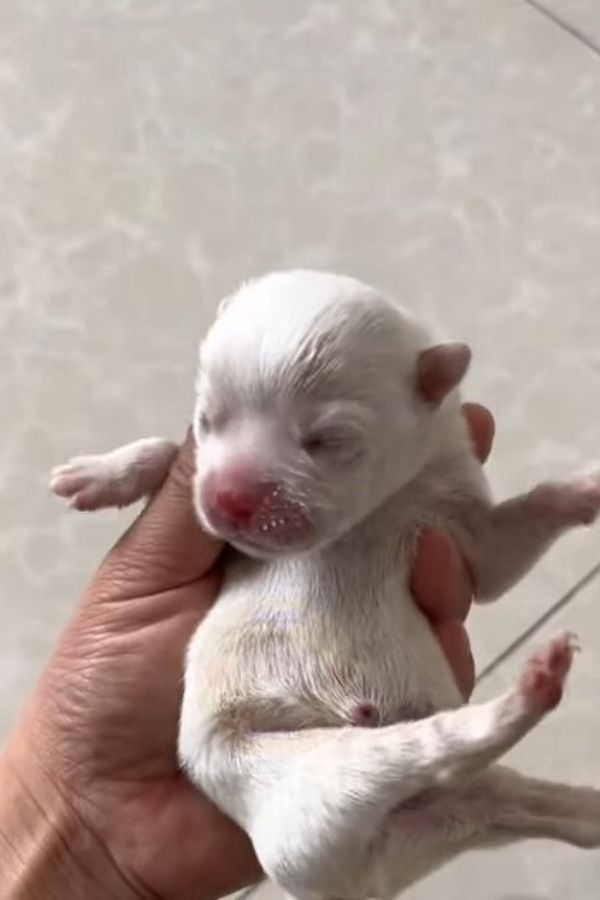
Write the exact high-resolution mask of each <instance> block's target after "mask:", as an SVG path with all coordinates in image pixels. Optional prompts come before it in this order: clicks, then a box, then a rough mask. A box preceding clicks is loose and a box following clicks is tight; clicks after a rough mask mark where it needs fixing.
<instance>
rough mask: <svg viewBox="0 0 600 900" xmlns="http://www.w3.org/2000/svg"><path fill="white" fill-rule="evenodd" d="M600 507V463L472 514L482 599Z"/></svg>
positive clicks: (473, 557)
mask: <svg viewBox="0 0 600 900" xmlns="http://www.w3.org/2000/svg"><path fill="white" fill-rule="evenodd" d="M599 512H600V468H598V469H597V470H596V471H595V472H593V473H591V474H588V475H581V476H579V477H576V478H573V480H572V481H564V482H548V483H545V484H541V485H538V487H536V488H534V489H533V490H532V491H530V492H529V493H527V494H522V495H521V496H519V497H513V498H512V499H511V500H507V501H506V502H504V503H500V504H498V506H495V507H492V509H491V510H489V511H488V512H487V513H485V514H484V515H483V516H481V517H479V516H476V517H475V518H473V519H472V521H471V523H469V531H470V537H471V540H469V542H468V546H467V554H468V555H469V558H470V563H471V566H472V568H473V574H474V576H475V581H476V584H477V590H478V599H479V600H484V601H485V600H493V599H495V598H496V597H499V596H500V595H501V594H503V593H504V592H505V591H507V590H508V589H509V588H510V587H512V585H513V584H515V583H516V582H517V581H518V580H519V579H520V578H522V577H523V575H525V574H526V573H527V572H528V570H529V569H530V568H531V567H532V566H533V565H534V563H535V562H536V561H537V560H538V559H539V558H540V557H541V556H542V554H543V553H545V551H546V550H547V549H548V548H549V547H550V545H551V544H553V543H554V541H555V540H556V539H557V538H558V537H560V535H561V534H564V532H565V531H567V530H568V529H570V528H574V527H575V526H577V525H591V524H592V523H593V522H594V521H595V519H596V518H597V516H598V513H599ZM468 516H469V513H467V517H468Z"/></svg>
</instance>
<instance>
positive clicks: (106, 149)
mask: <svg viewBox="0 0 600 900" xmlns="http://www.w3.org/2000/svg"><path fill="white" fill-rule="evenodd" d="M541 5H542V4H541V3H540V4H535V3H532V2H527V0H403V2H402V3H398V2H394V0H370V2H369V3H364V2H363V0H306V2H302V3H300V2H295V0H290V2H283V0H237V2H234V0H203V2H192V0H104V2H103V3H102V4H97V3H95V2H94V0H30V2H29V3H27V4H23V3H21V2H19V0H5V2H4V3H2V4H1V5H0V197H1V198H2V202H1V204H0V329H1V337H0V376H1V377H0V416H1V421H2V423H3V440H2V442H1V443H0V524H1V526H2V527H1V528H0V598H1V599H0V685H1V687H0V734H3V733H4V734H5V733H6V732H7V731H8V729H9V728H10V724H11V721H12V720H13V717H14V714H15V711H16V709H17V708H18V706H19V703H20V701H21V699H22V697H23V695H24V694H25V692H26V691H27V689H28V688H29V686H30V685H31V684H32V682H33V680H34V679H35V677H36V674H37V672H38V671H39V668H40V666H41V664H42V662H43V660H44V658H45V657H46V655H47V654H48V652H49V650H50V648H51V646H52V643H53V641H54V639H55V637H56V634H57V633H58V631H59V629H60V627H61V625H62V624H63V622H64V621H65V620H66V618H67V616H68V614H69V611H70V609H71V608H72V606H73V604H74V601H75V598H76V595H77V592H78V590H79V589H80V587H81V585H82V584H83V583H84V582H85V579H86V577H87V576H88V574H89V572H90V570H91V568H92V566H93V565H94V563H95V562H96V561H97V560H98V559H99V557H100V556H101V554H102V553H103V552H104V550H105V549H106V548H107V547H108V546H109V544H110V542H111V541H112V540H113V539H114V538H115V537H116V536H117V535H118V533H119V531H120V530H121V528H122V527H123V524H124V522H125V521H126V520H127V516H123V515H121V516H119V515H116V514H111V513H106V514H103V515H101V516H98V517H97V518H94V517H91V518H86V519H80V518H78V517H77V516H76V515H71V514H69V513H67V512H65V511H64V510H63V509H62V508H61V507H60V506H59V505H58V504H57V503H55V502H53V500H52V499H51V498H50V497H49V496H48V494H47V490H46V473H47V470H48V468H49V467H50V466H51V464H52V463H53V462H55V461H59V460H62V459H63V458H64V457H65V456H66V455H68V454H70V453H71V452H73V451H80V450H91V449H98V448H99V449H102V448H109V447H111V446H112V445H114V444H116V443H119V442H122V441H125V440H127V439H129V438H130V437H135V436H138V435H143V434H148V433H167V434H171V435H176V434H179V433H181V431H182V429H183V427H184V424H185V421H186V416H187V414H188V413H189V407H190V398H191V378H192V372H193V369H194V356H195V344H196V338H197V336H199V335H200V334H201V332H202V329H203V327H204V326H205V324H206V323H207V321H209V319H210V317H211V315H212V311H213V309H214V306H215V304H216V302H217V300H218V298H219V297H220V296H221V295H222V294H223V292H224V291H225V290H227V289H229V288H230V287H231V286H232V285H234V284H235V283H236V282H237V281H238V280H239V279H240V278H242V277H245V276H247V275H249V274H251V273H256V272H260V271H264V270H266V269H270V268H273V267H275V266H278V267H282V266H290V265H296V264H302V265H310V266H319V267H326V268H335V269H341V270H346V271H348V272H350V273H352V274H356V275H358V276H360V277H363V278H366V279H368V280H370V281H373V282H375V283H377V284H379V285H381V286H382V287H384V288H385V289H386V290H387V291H388V292H389V293H390V294H391V295H392V296H394V297H396V298H397V299H398V301H400V302H402V303H405V304H406V305H409V306H411V307H412V308H414V309H415V310H418V311H420V312H421V313H422V314H423V315H424V316H426V317H428V318H433V319H435V320H436V321H437V322H438V323H439V324H440V325H441V326H442V327H443V328H444V329H445V330H446V331H447V332H448V333H449V334H451V335H453V336H456V337H459V338H463V339H467V340H469V341H470V342H471V343H472V345H473V347H474V350H475V363H474V366H473V371H472V374H471V376H470V379H469V384H468V392H469V395H470V396H472V397H474V398H477V399H482V400H485V401H486V402H487V403H488V404H489V405H490V406H491V407H492V408H493V410H494V412H495V413H496V416H497V418H498V422H499V435H498V441H497V445H496V451H495V454H494V458H493V460H492V462H491V463H490V466H489V469H490V475H491V478H492V481H493V483H494V485H495V487H496V488H497V492H498V494H499V495H507V494H508V493H510V492H514V491H517V490H519V489H521V488H523V487H525V486H527V485H529V484H531V483H533V482H534V481H535V480H536V479H538V478H540V477H543V476H546V475H547V474H557V473H561V472H568V471H569V470H571V469H573V468H576V467H578V466H579V465H580V464H581V463H584V462H587V461H589V460H590V459H593V458H595V457H596V456H597V455H598V443H600V424H599V420H598V406H599V401H600V274H599V273H600V266H599V261H600V51H599V52H595V51H594V50H593V49H592V48H591V47H590V44H589V43H586V42H584V40H583V39H581V38H578V37H577V33H581V35H582V36H583V37H586V38H587V39H588V40H589V42H593V41H596V43H597V44H598V42H599V41H600V12H599V10H600V7H599V5H598V0H544V3H543V7H544V8H543V9H540V8H539V6H541ZM548 13H551V14H552V16H554V18H552V17H551V16H549V15H548ZM558 19H560V20H564V22H565V24H566V26H569V27H563V26H562V25H561V24H560V22H559V21H557V20H558ZM599 561H600V528H597V529H596V530H594V531H591V532H588V533H582V534H577V535H576V536H573V537H571V538H569V539H568V540H565V541H563V543H562V544H561V546H560V547H559V548H557V549H556V550H555V551H554V552H553V553H552V554H551V556H549V557H548V559H546V560H544V561H543V563H542V564H541V565H540V566H539V567H538V569H537V570H536V572H535V573H533V574H532V575H531V576H530V577H529V578H528V579H527V580H526V581H525V582H524V583H523V584H521V585H520V586H519V587H518V588H517V589H516V590H515V591H513V593H512V594H511V596H509V597H506V598H505V599H503V601H502V602H501V603H499V604H498V605H497V606H496V607H494V608H489V609H486V610H480V611H478V612H477V614H476V615H475V616H474V617H473V640H474V645H475V650H476V654H477V658H478V661H479V663H480V665H481V666H482V667H484V666H486V665H488V664H490V663H492V662H493V661H494V659H496V658H497V657H498V656H499V654H502V653H503V652H504V651H505V650H506V648H508V647H510V646H511V644H512V643H513V642H514V641H516V640H519V638H520V636H522V635H523V633H524V632H525V631H526V629H529V628H531V626H533V625H535V623H536V622H537V621H538V620H539V619H540V617H541V616H542V615H544V613H546V612H547V611H548V610H549V609H550V608H551V607H552V605H553V604H555V603H557V602H558V601H560V599H561V598H562V597H564V596H565V595H566V594H568V592H569V591H572V590H573V588H574V587H576V586H577V584H578V582H579V581H580V580H581V579H583V578H584V576H585V575H586V573H588V572H589V571H590V570H591V569H592V568H593V567H594V565H596V564H597V563H598V562H599ZM599 596H600V581H596V580H593V579H592V580H591V582H590V583H589V584H588V585H587V587H586V588H585V589H583V590H581V591H577V590H575V591H574V592H573V598H572V599H571V600H570V601H569V602H568V603H567V604H566V605H565V607H564V609H563V611H562V612H561V614H560V617H557V618H556V619H555V620H553V621H551V622H550V624H549V625H548V626H547V627H548V628H549V629H550V630H555V629H556V628H558V627H559V626H560V625H561V621H564V622H565V623H567V624H568V625H569V627H572V628H575V629H579V630H580V631H582V633H583V635H584V638H585V651H586V652H585V655H584V656H582V658H581V660H579V661H578V672H577V674H576V677H575V678H574V680H573V685H572V688H571V690H570V692H569V703H568V704H566V705H565V709H564V711H561V713H560V714H557V716H556V719H555V720H554V721H553V722H549V723H548V724H547V725H546V726H544V729H541V730H540V731H539V733H538V734H537V735H535V736H532V737H531V738H529V739H528V740H527V741H526V742H525V743H524V744H523V746H522V747H520V748H519V750H518V751H517V752H515V754H514V757H515V761H516V762H518V763H519V765H521V764H522V765H523V767H524V768H527V769H528V770H529V771H542V770H543V771H544V772H546V773H547V774H548V775H549V776H553V777H561V776H565V777H567V776H568V777H570V778H572V779H578V778H580V777H584V776H585V777H587V778H594V777H595V778H596V779H600V770H599V767H598V762H597V760H598V756H599V754H598V750H600V709H598V699H597V697H598V680H599V679H600V650H598V649H597V648H596V644H597V643H598V641H595V640H594V639H595V638H600V633H599V630H600V614H599V613H598V612H597V606H596V604H597V603H598V602H599V601H598V599H597V598H598V597H599ZM539 639H540V634H538V633H536V634H535V635H534V636H533V637H532V638H531V639H529V640H528V641H526V644H527V645H529V644H531V643H532V642H535V641H537V640H539ZM521 652H522V651H518V652H517V653H514V654H510V655H509V656H508V658H507V659H506V661H505V662H503V663H502V664H501V665H500V666H498V667H497V668H496V670H495V672H494V673H493V675H492V676H490V678H489V679H488V680H487V681H486V682H484V684H483V685H482V690H485V691H491V690H492V689H494V688H497V687H498V686H499V685H500V684H501V683H503V682H504V680H505V679H506V678H508V677H509V675H510V673H512V672H513V671H514V668H515V665H516V662H517V658H518V656H519V654H520V653H521ZM597 718H598V722H597V721H596V719H597ZM574 736H575V737H574ZM599 888H600V854H589V855H585V854H583V853H579V852H576V851H570V850H567V849H564V848H557V847H554V846H552V847H550V846H545V845H542V844H540V845H535V846H534V845H533V844H528V845H523V846H522V847H520V848H519V849H518V850H514V851H507V850H505V851H499V852H497V853H494V854H478V855H473V856H470V857H468V858H465V859H463V860H461V861H460V862H459V863H457V864H455V865H453V866H451V867H448V868H447V869H446V870H444V871H443V872H441V873H440V874H439V875H437V876H436V877H435V878H433V879H431V881H430V882H428V883H425V884H423V885H422V886H420V887H419V888H417V889H415V890H414V891H413V892H412V893H411V894H410V896H411V897H414V898H415V900H416V898H425V897H431V898H433V897H437V896H443V897H446V898H448V900H452V898H458V897H461V898H470V897H473V898H477V900H559V898H560V900H565V898H566V900H571V898H573V900H588V898H592V897H597V896H598V889H599Z"/></svg>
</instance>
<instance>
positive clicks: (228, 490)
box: [211, 486, 263, 525]
mask: <svg viewBox="0 0 600 900" xmlns="http://www.w3.org/2000/svg"><path fill="white" fill-rule="evenodd" d="M262 496H263V491H262V490H261V489H260V486H257V487H256V488H251V489H250V488H244V489H243V490H242V489H239V488H237V489H236V488H233V487H219V488H217V489H216V490H215V493H214V494H213V496H212V498H211V506H212V508H213V509H214V511H215V513H216V514H217V516H218V517H219V518H220V519H223V520H224V521H226V522H228V523H229V524H231V525H247V524H248V522H249V521H250V519H251V518H252V516H253V515H254V513H255V512H256V510H257V509H258V507H259V505H260V501H261V499H262Z"/></svg>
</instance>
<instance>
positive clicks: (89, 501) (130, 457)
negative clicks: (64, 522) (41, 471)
mask: <svg viewBox="0 0 600 900" xmlns="http://www.w3.org/2000/svg"><path fill="white" fill-rule="evenodd" d="M177 449H178V447H177V444H174V443H173V442H172V441H168V440H166V439H165V438H154V437H153V438H142V440H139V441H134V442H133V443H131V444H125V445H124V446H123V447H118V448H117V449H116V450H112V451H111V452H110V453H102V454H97V455H93V456H76V457H74V458H73V459H70V460H69V461H68V462H67V463H65V464H64V465H62V466H57V467H56V468H55V469H53V470H52V473H51V476H50V488H51V490H52V491H53V492H54V493H55V494H57V495H58V496H59V497H64V498H65V499H68V501H69V505H70V506H72V507H73V508H74V509H78V510H82V511H83V510H85V511H92V510H95V509H102V508H105V507H110V506H119V507H120V506H128V505H129V504H130V503H135V501H136V500H140V499H141V498H142V497H147V496H149V495H150V494H153V493H154V492H155V491H157V490H158V488H159V487H160V486H161V484H162V483H163V481H164V480H165V478H166V476H167V472H168V471H169V468H170V466H171V463H172V462H173V460H174V458H175V455H176V453H177Z"/></svg>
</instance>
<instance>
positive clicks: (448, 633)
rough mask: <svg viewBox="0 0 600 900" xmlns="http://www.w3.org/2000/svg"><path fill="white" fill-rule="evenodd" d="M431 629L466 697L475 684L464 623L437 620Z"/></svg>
mask: <svg viewBox="0 0 600 900" xmlns="http://www.w3.org/2000/svg"><path fill="white" fill-rule="evenodd" d="M433 630H434V633H435V635H436V637H437V639H438V641H439V642H440V644H441V647H442V649H443V651H444V653H445V654H446V658H447V660H448V662H449V663H450V668H451V669H452V671H453V673H454V677H455V679H456V683H457V685H458V688H459V690H460V692H461V693H462V695H463V697H464V698H465V699H468V698H469V697H470V696H471V694H472V692H473V687H474V685H475V661H474V659H473V654H472V652H471V645H470V643H469V637H468V635H467V632H466V629H465V627H464V625H462V624H461V623H460V622H438V624H437V625H434V626H433Z"/></svg>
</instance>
